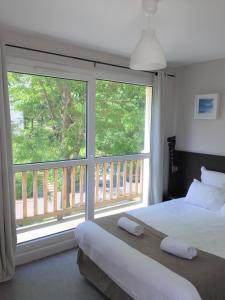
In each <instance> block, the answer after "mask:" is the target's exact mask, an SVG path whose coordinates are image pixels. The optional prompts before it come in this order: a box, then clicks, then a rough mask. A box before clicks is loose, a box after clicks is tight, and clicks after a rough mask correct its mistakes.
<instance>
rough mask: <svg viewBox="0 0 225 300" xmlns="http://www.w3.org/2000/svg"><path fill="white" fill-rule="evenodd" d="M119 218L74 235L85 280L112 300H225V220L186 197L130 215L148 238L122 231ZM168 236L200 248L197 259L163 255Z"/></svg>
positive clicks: (80, 229) (91, 224) (87, 226)
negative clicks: (189, 201) (191, 202)
mask: <svg viewBox="0 0 225 300" xmlns="http://www.w3.org/2000/svg"><path fill="white" fill-rule="evenodd" d="M224 176H225V175H224ZM120 217H121V215H114V216H110V217H105V218H101V219H97V220H95V221H94V222H90V221H87V222H85V223H83V224H82V225H80V226H79V227H78V229H77V230H76V232H75V237H76V241H77V243H78V245H79V255H78V265H79V268H80V272H81V274H83V275H84V276H85V277H86V278H87V279H88V280H89V281H91V282H92V283H93V284H94V285H95V286H96V287H97V288H98V289H99V290H100V291H101V292H102V293H103V294H104V295H106V296H107V297H108V298H109V299H113V300H119V299H121V300H127V299H128V300H130V299H135V300H201V299H202V300H224V299H225V237H224V231H225V216H224V214H223V215H222V214H220V213H219V212H218V211H212V210H208V209H205V208H202V207H198V206H194V205H191V204H190V203H187V202H186V201H185V198H184V197H182V198H178V199H174V200H171V201H167V202H163V203H160V204H157V205H153V206H150V207H147V208H140V209H136V210H133V211H130V212H128V213H127V214H126V217H128V218H130V219H131V220H134V221H137V222H138V223H139V224H143V226H144V227H145V233H146V235H145V236H144V238H140V237H131V235H129V234H128V233H126V232H124V231H123V230H120V229H118V226H116V223H117V221H118V219H119V218H120ZM165 236H170V237H172V238H174V239H176V240H178V241H180V242H184V243H186V244H189V245H192V246H194V247H196V248H197V249H198V257H197V258H196V259H193V260H191V261H187V260H184V259H181V258H178V257H174V256H172V255H171V254H168V253H163V252H162V251H160V249H159V244H160V241H161V240H162V239H163V238H164V237H165ZM149 245H151V247H149ZM155 246H156V248H155V249H157V251H155V250H154V247H155ZM151 249H153V250H151ZM150 252H151V253H150Z"/></svg>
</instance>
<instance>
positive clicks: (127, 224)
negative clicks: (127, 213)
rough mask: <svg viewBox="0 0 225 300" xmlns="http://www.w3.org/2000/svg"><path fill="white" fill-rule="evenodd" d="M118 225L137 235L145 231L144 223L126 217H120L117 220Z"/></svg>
mask: <svg viewBox="0 0 225 300" xmlns="http://www.w3.org/2000/svg"><path fill="white" fill-rule="evenodd" d="M117 225H118V226H119V227H121V228H123V229H125V230H126V231H128V232H130V233H131V234H134V235H136V236H140V235H142V234H143V233H144V227H143V226H142V225H140V224H138V223H136V222H134V221H132V220H130V219H128V218H126V217H122V218H120V219H119V220H118V222H117Z"/></svg>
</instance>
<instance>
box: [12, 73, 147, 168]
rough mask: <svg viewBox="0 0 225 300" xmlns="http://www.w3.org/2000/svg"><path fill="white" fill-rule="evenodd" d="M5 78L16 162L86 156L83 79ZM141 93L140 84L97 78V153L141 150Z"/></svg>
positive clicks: (115, 153) (143, 88) (143, 108)
mask: <svg viewBox="0 0 225 300" xmlns="http://www.w3.org/2000/svg"><path fill="white" fill-rule="evenodd" d="M8 81H9V95H10V103H11V114H12V136H13V156H14V163H16V164H18V163H20V164H21V163H33V162H44V161H54V160H64V159H76V158H82V157H85V156H86V98H87V83H86V82H84V81H75V80H68V79H60V78H53V77H46V76H38V75H30V74H21V73H13V72H9V73H8ZM145 93H146V91H145V87H144V86H140V85H132V84H125V83H118V82H112V81H104V80H97V82H96V155H97V156H101V155H122V154H130V153H137V152H140V151H142V150H143V147H144V146H143V145H144V111H145ZM18 112H19V113H20V121H18V116H17V118H16V120H15V113H18ZM13 120H14V121H15V122H13Z"/></svg>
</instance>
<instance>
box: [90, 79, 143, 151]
mask: <svg viewBox="0 0 225 300" xmlns="http://www.w3.org/2000/svg"><path fill="white" fill-rule="evenodd" d="M146 95H147V92H146V86H142V85H135V84H127V83H120V82H113V81H106V80H97V82H96V150H95V155H96V156H111V155H124V154H134V153H140V152H142V151H144V136H145V106H146Z"/></svg>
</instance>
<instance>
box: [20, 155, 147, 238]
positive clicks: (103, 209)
mask: <svg viewBox="0 0 225 300" xmlns="http://www.w3.org/2000/svg"><path fill="white" fill-rule="evenodd" d="M86 168H87V166H86V164H85V160H84V162H83V163H82V161H81V160H80V161H71V162H68V161H62V162H61V161H59V162H52V163H40V164H27V165H18V166H15V167H14V195H15V207H16V223H17V238H18V243H21V242H25V241H28V240H32V239H35V238H40V237H43V236H46V235H50V234H54V233H57V232H61V231H65V230H68V229H72V228H74V227H76V225H78V224H79V223H81V222H82V221H83V220H84V219H85V211H86ZM143 172H144V160H143V159H137V160H115V159H113V160H110V159H107V162H102V163H96V164H95V217H99V216H104V215H108V214H114V213H118V212H122V211H125V210H126V211H127V210H130V209H134V208H137V207H140V206H142V199H143V174H144V173H143Z"/></svg>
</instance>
